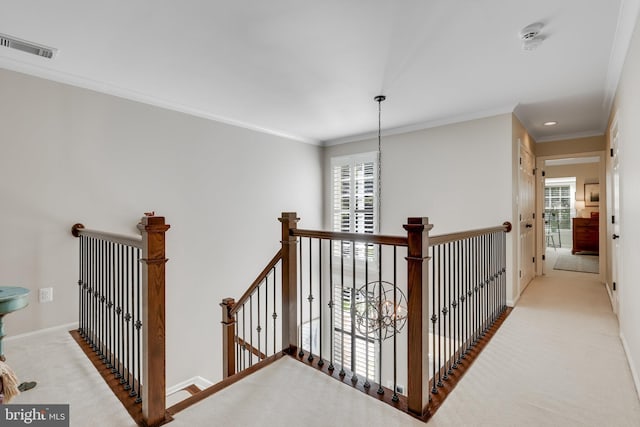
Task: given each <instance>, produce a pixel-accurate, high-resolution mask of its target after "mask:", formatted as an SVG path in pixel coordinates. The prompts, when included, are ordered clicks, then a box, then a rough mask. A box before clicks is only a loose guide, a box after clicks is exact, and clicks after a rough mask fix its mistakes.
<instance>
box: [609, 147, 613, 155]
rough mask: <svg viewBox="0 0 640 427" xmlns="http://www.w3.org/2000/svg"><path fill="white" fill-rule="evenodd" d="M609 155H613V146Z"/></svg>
mask: <svg viewBox="0 0 640 427" xmlns="http://www.w3.org/2000/svg"><path fill="white" fill-rule="evenodd" d="M610 154H611V157H613V148H612V149H611V151H610Z"/></svg>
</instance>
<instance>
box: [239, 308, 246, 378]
mask: <svg viewBox="0 0 640 427" xmlns="http://www.w3.org/2000/svg"><path fill="white" fill-rule="evenodd" d="M246 323H247V317H246V306H245V304H242V366H241V367H240V369H244V368H245V366H247V340H246V336H245V332H246V331H245V326H246Z"/></svg>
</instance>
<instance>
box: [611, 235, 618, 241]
mask: <svg viewBox="0 0 640 427" xmlns="http://www.w3.org/2000/svg"><path fill="white" fill-rule="evenodd" d="M612 237H613V240H615V239H619V238H620V236H618V235H617V234H614V235H613V236H612Z"/></svg>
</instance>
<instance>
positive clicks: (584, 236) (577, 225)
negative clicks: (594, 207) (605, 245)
mask: <svg viewBox="0 0 640 427" xmlns="http://www.w3.org/2000/svg"><path fill="white" fill-rule="evenodd" d="M598 222H599V220H598V218H597V217H596V218H573V248H572V249H571V253H572V254H575V253H576V252H582V251H589V252H595V253H598V250H599V244H600V231H599V224H598Z"/></svg>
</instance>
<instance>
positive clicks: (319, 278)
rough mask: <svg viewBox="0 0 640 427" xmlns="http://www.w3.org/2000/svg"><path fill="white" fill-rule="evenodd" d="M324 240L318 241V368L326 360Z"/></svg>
mask: <svg viewBox="0 0 640 427" xmlns="http://www.w3.org/2000/svg"><path fill="white" fill-rule="evenodd" d="M322 268H323V265H322V239H318V298H320V300H319V302H318V323H319V325H318V331H319V332H318V333H319V335H320V337H319V340H320V353H319V357H320V360H318V366H320V367H322V366H323V365H324V360H323V358H322V331H323V329H322V327H323V326H324V325H323V324H322V285H323V283H322Z"/></svg>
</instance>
